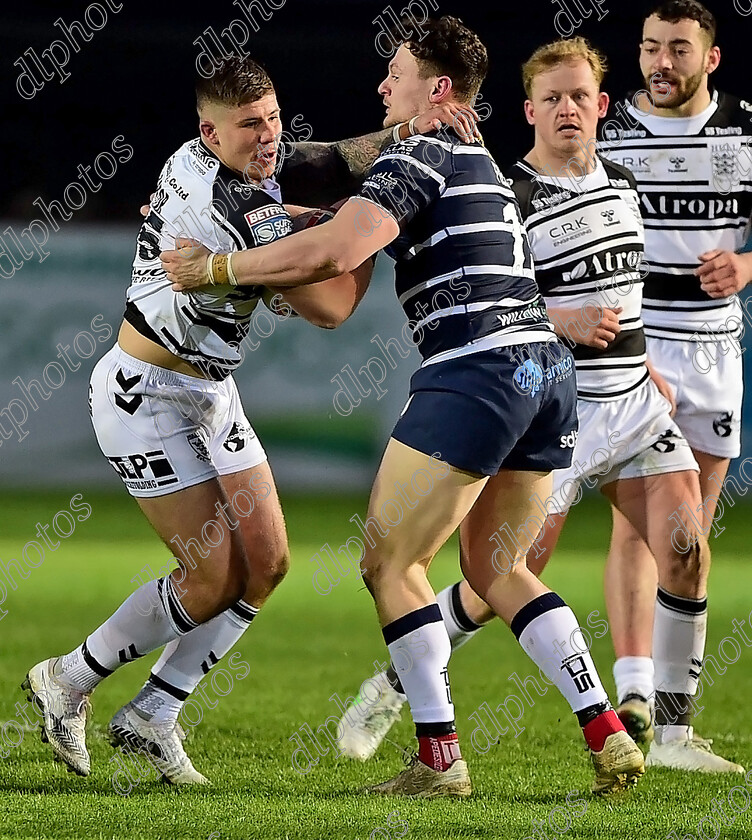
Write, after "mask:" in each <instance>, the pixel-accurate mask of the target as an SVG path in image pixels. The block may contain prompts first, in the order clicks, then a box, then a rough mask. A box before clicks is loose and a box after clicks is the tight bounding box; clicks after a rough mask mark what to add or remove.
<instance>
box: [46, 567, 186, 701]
mask: <svg viewBox="0 0 752 840" xmlns="http://www.w3.org/2000/svg"><path fill="white" fill-rule="evenodd" d="M197 626H198V625H197V623H196V622H195V621H194V620H193V619H192V618H191V617H190V616H189V615H188V613H187V612H186V611H185V610H184V609H183V605H182V604H181V603H180V599H179V598H178V596H177V594H176V593H175V590H174V588H173V586H172V580H171V579H170V577H169V576H167V577H164V578H160V579H159V580H150V581H148V582H147V583H145V584H143V586H140V587H139V588H138V589H137V590H136V591H135V592H134V593H133V594H132V595H131V596H129V597H128V598H126V600H125V601H123V603H122V604H121V605H120V607H118V609H117V610H116V611H115V612H114V613H113V614H112V615H111V616H110V617H109V618H108V619H107V621H105V622H104V624H102V625H101V626H100V627H98V628H97V629H96V630H95V631H94V632H93V633H92V634H91V635H90V636H89V638H88V639H87V640H86V641H85V642H84V643H83V644H82V645H79V647H77V648H76V649H75V650H72V651H71V652H70V653H68V654H66V655H65V656H63V657H61V658H60V661H59V662H58V665H57V668H56V673H57V675H58V678H59V679H60V681H61V682H63V683H66V684H67V685H70V686H72V687H73V688H77V689H78V690H79V691H86V692H89V691H93V690H94V688H96V686H97V685H99V683H100V682H101V681H102V680H103V679H104V678H105V677H108V676H109V675H110V674H111V673H112V672H113V671H115V670H116V669H117V668H119V667H120V666H121V665H125V663H126V662H132V661H133V660H134V659H140V658H141V657H142V656H145V655H146V654H147V653H151V651H153V650H156V649H157V648H160V647H162V645H164V644H166V643H167V642H170V641H172V640H173V639H176V638H178V637H179V636H181V635H183V634H185V633H188V632H190V631H191V630H192V629H194V628H195V627H197Z"/></svg>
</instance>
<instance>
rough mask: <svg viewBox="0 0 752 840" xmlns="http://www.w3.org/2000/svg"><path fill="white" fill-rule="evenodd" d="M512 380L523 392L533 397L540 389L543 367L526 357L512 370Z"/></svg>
mask: <svg viewBox="0 0 752 840" xmlns="http://www.w3.org/2000/svg"><path fill="white" fill-rule="evenodd" d="M514 381H515V383H516V384H517V387H518V388H519V389H520V391H522V393H523V394H530V396H531V397H534V396H535V395H536V394H537V393H538V391H540V387H541V383H542V382H543V369H542V368H541V366H540V365H537V364H536V363H535V362H533V361H531V360H530V359H528V360H527V361H526V362H523V364H521V365H520V366H519V367H518V368H517V370H516V371H515V372H514Z"/></svg>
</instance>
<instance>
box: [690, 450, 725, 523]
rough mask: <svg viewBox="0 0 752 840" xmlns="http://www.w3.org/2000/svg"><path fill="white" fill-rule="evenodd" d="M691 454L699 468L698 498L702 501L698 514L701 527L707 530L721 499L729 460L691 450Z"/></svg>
mask: <svg viewBox="0 0 752 840" xmlns="http://www.w3.org/2000/svg"><path fill="white" fill-rule="evenodd" d="M692 454H693V455H694V456H695V460H696V461H697V465H698V466H699V467H700V496H701V497H702V499H703V506H702V508H701V510H700V514H701V516H702V525H703V527H704V528H706V529H707V528H710V526H711V525H712V523H713V518H714V517H715V513H716V508H717V507H718V501H719V499H720V497H721V488H722V487H723V482H724V481H725V479H726V474H727V473H728V468H729V465H730V464H731V460H730V459H729V458H725V457H720V456H718V455H711V454H710V453H709V452H701V451H700V450H698V449H693V450H692Z"/></svg>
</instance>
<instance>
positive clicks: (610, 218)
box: [601, 210, 621, 227]
mask: <svg viewBox="0 0 752 840" xmlns="http://www.w3.org/2000/svg"><path fill="white" fill-rule="evenodd" d="M615 215H616V210H601V216H603V218H604V220H605V221H604V225H603V226H604V227H612V226H613V225H620V224H621V220H620V219H616V221H614V216H615Z"/></svg>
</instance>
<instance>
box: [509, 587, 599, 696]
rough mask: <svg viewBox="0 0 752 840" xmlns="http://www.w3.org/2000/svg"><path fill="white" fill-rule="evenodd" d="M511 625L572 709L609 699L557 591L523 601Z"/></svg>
mask: <svg viewBox="0 0 752 840" xmlns="http://www.w3.org/2000/svg"><path fill="white" fill-rule="evenodd" d="M510 627H511V630H512V632H513V633H514V635H515V636H516V637H517V640H518V641H519V643H520V645H522V648H523V649H524V651H525V653H527V655H528V656H529V657H530V658H531V659H532V660H533V662H535V664H536V665H537V666H538V668H539V669H540V670H541V672H542V673H543V674H545V675H546V677H547V678H548V679H549V680H550V682H552V683H553V684H554V685H555V686H556V687H557V688H558V689H559V691H560V692H561V693H562V694H563V695H564V699H565V700H566V701H567V703H569V705H570V706H571V707H572V711H573V712H579V711H582V710H583V709H587V708H588V707H590V706H595V705H597V704H600V703H604V702H608V695H607V694H606V692H605V690H604V688H603V686H602V685H601V680H600V677H599V676H598V672H597V671H596V669H595V665H594V663H593V660H592V658H591V656H590V652H589V651H588V650H587V642H586V640H585V639H584V638H583V635H582V633H581V632H579V625H578V624H577V619H576V618H575V615H574V613H573V612H572V610H571V609H569V607H568V606H567V605H566V604H565V603H564V601H562V600H561V598H560V597H559V596H558V595H557V594H556V593H554V592H546V593H545V594H544V595H539V596H538V597H537V598H535V599H533V600H532V601H531V602H530V603H529V604H526V605H525V606H524V607H523V608H522V609H521V610H520V611H519V612H518V613H517V614H516V615H515V616H514V618H513V619H512V622H511V624H510Z"/></svg>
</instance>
